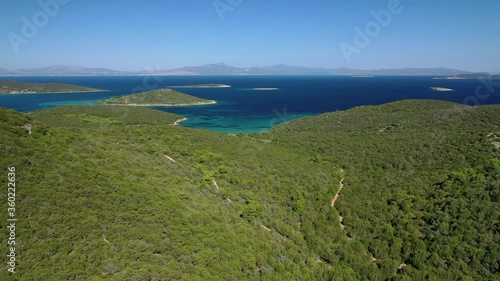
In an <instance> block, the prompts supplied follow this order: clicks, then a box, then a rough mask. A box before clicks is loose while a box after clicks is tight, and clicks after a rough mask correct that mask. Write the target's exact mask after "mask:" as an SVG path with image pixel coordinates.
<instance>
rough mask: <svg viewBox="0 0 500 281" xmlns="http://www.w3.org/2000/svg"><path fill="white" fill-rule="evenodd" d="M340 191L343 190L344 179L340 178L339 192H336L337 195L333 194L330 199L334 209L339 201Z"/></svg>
mask: <svg viewBox="0 0 500 281" xmlns="http://www.w3.org/2000/svg"><path fill="white" fill-rule="evenodd" d="M342 189H344V178H342V179H341V180H340V182H339V190H338V191H337V194H335V197H333V199H332V203H331V206H332V208H333V207H335V203H336V202H337V200H338V199H339V196H340V192H341V191H342Z"/></svg>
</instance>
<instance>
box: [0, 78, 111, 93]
mask: <svg viewBox="0 0 500 281" xmlns="http://www.w3.org/2000/svg"><path fill="white" fill-rule="evenodd" d="M96 91H102V90H99V89H94V88H89V87H83V86H77V85H70V84H62V83H33V82H23V81H14V80H0V94H22V93H73V92H96Z"/></svg>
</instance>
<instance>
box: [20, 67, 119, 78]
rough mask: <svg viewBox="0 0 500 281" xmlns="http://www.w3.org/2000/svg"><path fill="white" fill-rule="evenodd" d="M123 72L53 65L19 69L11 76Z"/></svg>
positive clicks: (112, 73) (117, 73)
mask: <svg viewBox="0 0 500 281" xmlns="http://www.w3.org/2000/svg"><path fill="white" fill-rule="evenodd" d="M123 73H124V72H123V71H117V70H112V69H107V68H85V67H81V66H74V65H53V66H49V67H43V68H31V69H17V70H14V71H10V74H11V75H20V76H25V75H40V76H52V75H63V76H66V75H76V76H79V75H120V74H123Z"/></svg>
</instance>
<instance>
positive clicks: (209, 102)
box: [98, 100, 217, 107]
mask: <svg viewBox="0 0 500 281" xmlns="http://www.w3.org/2000/svg"><path fill="white" fill-rule="evenodd" d="M210 104H217V102H216V101H214V100H211V101H208V102H197V103H179V104H168V103H165V104H162V103H157V104H155V103H145V104H136V103H127V104H124V103H98V105H110V106H162V107H174V106H198V105H210Z"/></svg>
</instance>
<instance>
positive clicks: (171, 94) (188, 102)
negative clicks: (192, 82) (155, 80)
mask: <svg viewBox="0 0 500 281" xmlns="http://www.w3.org/2000/svg"><path fill="white" fill-rule="evenodd" d="M215 103H217V102H216V101H214V100H207V99H202V98H198V97H195V96H191V95H188V94H184V93H181V92H178V91H174V90H172V89H168V88H165V89H157V90H153V91H148V92H143V93H139V94H132V95H126V96H120V97H113V98H110V99H108V100H105V101H102V102H99V103H98V104H102V105H115V106H193V105H208V104H215Z"/></svg>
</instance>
